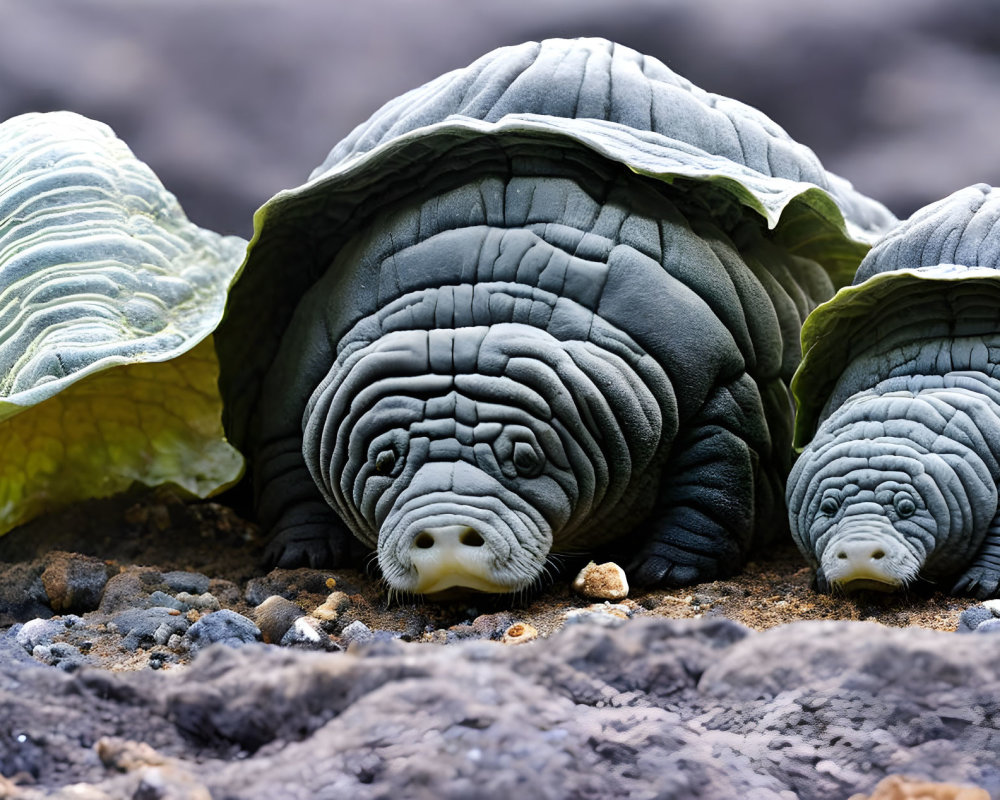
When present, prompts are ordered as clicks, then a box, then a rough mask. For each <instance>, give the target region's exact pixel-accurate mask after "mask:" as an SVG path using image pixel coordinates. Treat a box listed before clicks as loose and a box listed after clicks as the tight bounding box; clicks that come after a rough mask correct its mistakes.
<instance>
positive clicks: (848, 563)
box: [836, 538, 885, 571]
mask: <svg viewBox="0 0 1000 800" xmlns="http://www.w3.org/2000/svg"><path fill="white" fill-rule="evenodd" d="M836 557H837V560H838V561H840V562H842V563H843V566H844V568H845V569H848V570H852V571H861V570H871V569H877V568H878V566H879V564H878V562H879V561H881V560H882V559H884V558H885V546H884V545H883V543H882V542H880V541H879V540H878V539H867V538H865V539H852V540H851V541H847V542H841V544H840V546H839V547H837V552H836Z"/></svg>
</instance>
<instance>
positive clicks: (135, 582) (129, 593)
mask: <svg viewBox="0 0 1000 800" xmlns="http://www.w3.org/2000/svg"><path fill="white" fill-rule="evenodd" d="M162 586H163V578H162V576H161V575H160V573H159V572H157V571H156V570H153V569H147V568H137V567H131V568H129V569H126V570H124V571H123V572H120V573H118V574H117V575H115V576H114V577H112V578H110V579H109V580H108V583H107V585H106V586H105V587H104V595H103V596H102V597H101V605H100V611H101V612H102V613H104V614H115V613H117V612H119V611H124V610H126V609H131V608H140V607H142V606H143V605H145V601H144V599H145V598H146V596H147V595H149V594H150V593H151V592H153V591H156V590H157V589H158V588H161V587H162Z"/></svg>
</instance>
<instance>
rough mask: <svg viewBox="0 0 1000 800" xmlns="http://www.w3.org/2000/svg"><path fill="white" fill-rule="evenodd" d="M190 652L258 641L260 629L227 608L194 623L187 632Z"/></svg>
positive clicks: (239, 645)
mask: <svg viewBox="0 0 1000 800" xmlns="http://www.w3.org/2000/svg"><path fill="white" fill-rule="evenodd" d="M187 637H188V640H189V641H190V642H191V649H192V650H201V649H202V648H205V647H208V645H210V644H224V645H226V646H227V647H241V646H243V645H245V644H250V643H252V642H256V641H258V640H259V639H260V628H258V627H257V626H256V625H254V624H253V622H252V621H251V620H249V619H247V618H246V617H244V616H243V615H242V614H237V613H236V612H235V611H231V610H229V609H227V608H224V609H222V610H221V611H213V612H212V613H211V614H206V615H205V616H203V617H202V618H201V619H199V620H198V621H197V622H195V623H194V624H193V625H192V626H191V627H190V628H188V631H187Z"/></svg>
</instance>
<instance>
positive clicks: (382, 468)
mask: <svg viewBox="0 0 1000 800" xmlns="http://www.w3.org/2000/svg"><path fill="white" fill-rule="evenodd" d="M395 466H396V451H395V450H393V449H392V448H387V449H385V450H383V451H382V452H380V453H379V454H378V455H377V456H375V471H376V472H377V473H379V474H380V475H391V474H392V470H393V469H394V468H395Z"/></svg>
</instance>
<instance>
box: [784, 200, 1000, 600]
mask: <svg viewBox="0 0 1000 800" xmlns="http://www.w3.org/2000/svg"><path fill="white" fill-rule="evenodd" d="M998 232H1000V191H997V190H996V189H992V188H990V187H988V186H984V185H980V186H973V187H969V188H967V189H963V190H962V191H959V192H956V193H955V194H954V195H952V196H950V197H948V198H946V199H945V200H942V201H940V202H938V203H935V204H933V205H931V206H928V207H927V208H924V209H922V210H920V211H918V212H917V213H916V214H914V215H913V217H911V218H910V219H909V220H907V221H906V222H905V223H903V224H901V225H900V226H899V227H898V228H897V229H895V230H894V231H892V232H891V233H890V234H889V235H887V236H886V237H885V238H884V239H883V240H882V241H881V242H879V243H878V244H877V245H876V246H875V247H874V248H873V249H872V251H871V252H870V253H869V254H868V256H867V257H866V258H865V260H864V261H863V262H862V264H861V267H860V268H859V270H858V274H857V277H856V279H855V282H854V285H853V286H850V287H848V288H845V289H842V290H841V291H840V292H839V293H838V294H837V296H836V297H835V298H834V299H832V300H831V301H829V302H828V303H826V304H824V305H822V306H820V307H819V308H817V309H816V310H815V311H814V312H813V314H812V316H810V318H809V319H808V320H807V322H806V324H805V327H804V328H803V331H802V341H803V350H804V352H805V357H804V359H803V362H802V365H801V367H800V369H799V372H798V373H797V374H796V376H795V380H794V384H793V385H794V389H795V394H796V397H797V398H798V400H799V403H800V412H799V418H798V421H797V430H796V440H797V443H798V444H799V445H800V446H801V445H803V444H805V443H806V442H809V444H808V446H806V447H805V450H804V452H803V453H802V455H801V457H800V458H799V459H798V461H797V462H796V464H795V467H794V469H793V471H792V474H791V476H790V477H789V482H788V508H789V515H790V520H791V528H792V533H793V535H794V537H795V539H796V541H797V542H798V544H799V547H800V548H802V550H803V552H804V553H805V554H806V556H807V558H808V559H809V560H810V561H811V562H812V564H813V566H814V567H815V568H816V570H817V578H818V583H819V585H820V586H821V587H823V588H830V587H842V588H843V589H846V590H851V589H855V588H869V589H880V590H884V591H891V590H894V589H898V588H901V587H905V586H907V585H910V584H912V583H913V582H914V581H916V580H918V579H923V580H927V581H931V582H938V581H949V582H951V581H955V583H954V588H953V589H952V591H953V592H955V593H968V594H973V595H975V596H977V597H990V596H996V595H997V594H998V589H1000V507H998V502H997V483H998V482H1000V235H998ZM810 439H811V441H809V440H810Z"/></svg>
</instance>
